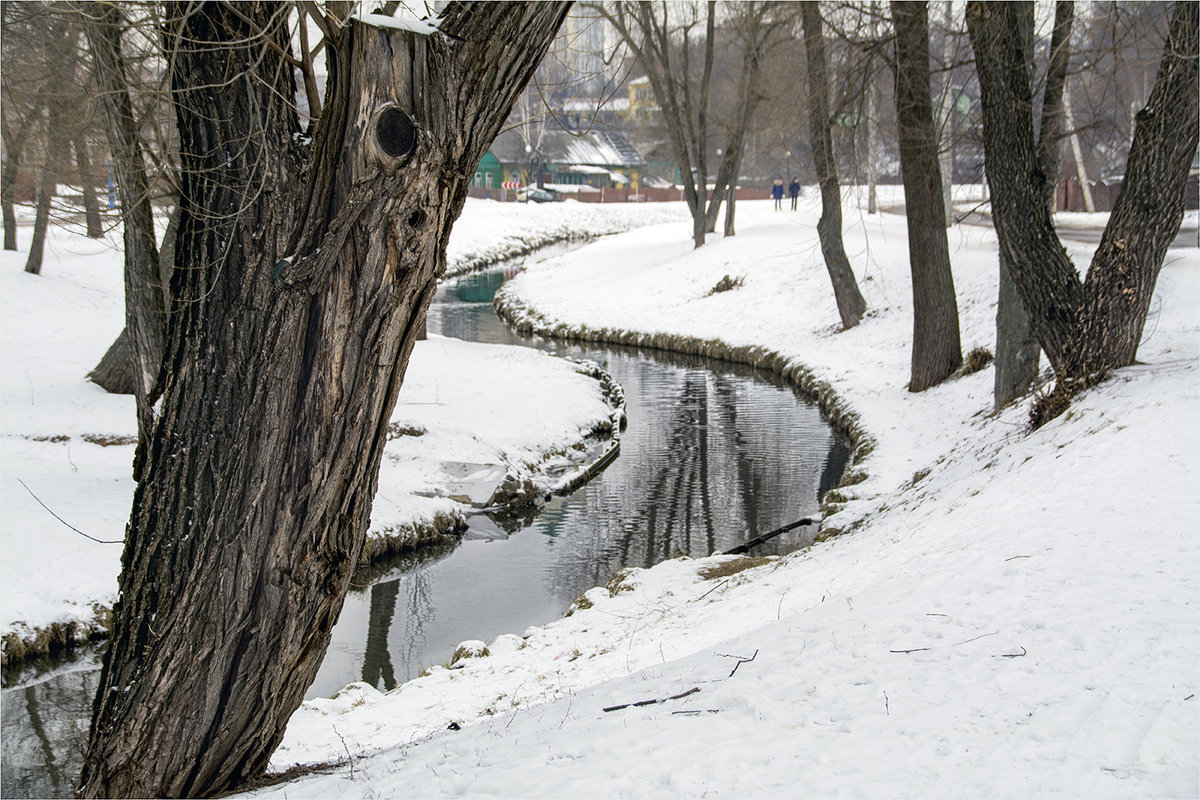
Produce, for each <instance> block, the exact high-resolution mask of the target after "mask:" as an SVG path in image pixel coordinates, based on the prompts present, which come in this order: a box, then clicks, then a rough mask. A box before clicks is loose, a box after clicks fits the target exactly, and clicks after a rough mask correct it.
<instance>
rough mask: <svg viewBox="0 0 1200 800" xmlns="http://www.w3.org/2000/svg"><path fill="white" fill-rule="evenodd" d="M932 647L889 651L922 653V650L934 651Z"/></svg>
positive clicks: (892, 651) (890, 651)
mask: <svg viewBox="0 0 1200 800" xmlns="http://www.w3.org/2000/svg"><path fill="white" fill-rule="evenodd" d="M932 649H933V648H932V647H914V648H913V649H912V650H888V652H889V653H920V652H921V651H922V650H932Z"/></svg>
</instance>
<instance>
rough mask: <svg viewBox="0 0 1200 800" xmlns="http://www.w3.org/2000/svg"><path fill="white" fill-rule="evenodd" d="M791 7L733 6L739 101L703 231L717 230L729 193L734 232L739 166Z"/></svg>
mask: <svg viewBox="0 0 1200 800" xmlns="http://www.w3.org/2000/svg"><path fill="white" fill-rule="evenodd" d="M789 10H790V9H788V8H787V7H785V6H782V5H780V4H778V3H769V2H745V3H737V4H734V5H733V7H732V17H731V18H730V20H729V21H728V22H727V24H726V26H727V27H728V28H729V29H730V30H731V31H732V32H733V34H734V35H733V37H732V38H733V39H734V40H735V41H736V43H737V44H738V46H739V47H740V49H741V56H742V57H741V66H740V70H739V74H738V82H737V89H736V92H735V95H734V96H735V98H736V102H735V103H734V104H733V108H732V113H730V114H729V116H728V118H727V122H726V123H725V124H724V125H722V126H721V127H722V128H723V129H724V133H725V147H724V148H723V150H722V151H720V154H721V161H720V164H719V165H718V167H717V177H716V181H715V182H714V184H713V190H712V198H711V200H710V202H709V203H708V207H707V209H706V210H705V214H704V217H705V218H704V230H705V232H706V233H712V232H713V231H715V230H716V229H717V215H718V214H719V213H720V210H721V203H722V202H723V201H724V200H725V199H726V196H728V203H727V205H726V209H725V235H726V236H733V235H734V213H735V202H736V201H735V200H734V192H735V190H736V187H737V180H738V169H739V167H740V166H741V163H742V154H743V153H744V152H745V149H746V137H747V135H748V133H749V131H750V123H751V121H752V120H753V119H754V114H755V112H756V111H757V110H758V107H759V104H760V103H761V101H762V99H763V92H762V87H761V86H760V83H761V78H762V65H763V62H764V61H765V60H766V59H767V58H769V57H770V56H771V54H772V51H773V50H775V49H776V48H777V47H778V45H779V44H780V43H781V39H782V37H781V36H780V34H781V33H782V32H783V31H785V30H786V28H787V27H788V26H789V24H790V23H791V21H792V18H791V15H790V14H789V13H788V11H789Z"/></svg>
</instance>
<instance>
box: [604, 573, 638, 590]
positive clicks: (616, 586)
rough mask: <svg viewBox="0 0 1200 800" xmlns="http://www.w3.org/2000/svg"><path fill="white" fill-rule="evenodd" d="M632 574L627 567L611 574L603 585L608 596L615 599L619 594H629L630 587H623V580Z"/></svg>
mask: <svg viewBox="0 0 1200 800" xmlns="http://www.w3.org/2000/svg"><path fill="white" fill-rule="evenodd" d="M632 574H633V570H632V569H631V568H629V567H621V568H620V569H618V570H617V571H616V572H614V573H613V574H612V577H611V578H609V579H608V583H606V584H604V588H605V589H608V593H609V595H611V596H612V597H616V596H617V594H618V593H619V592H631V591H633V587H632V586H624V585H622V584H624V583H625V579H626V578H628V577H629V576H630V575H632Z"/></svg>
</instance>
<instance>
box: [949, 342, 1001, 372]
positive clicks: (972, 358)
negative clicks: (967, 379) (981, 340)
mask: <svg viewBox="0 0 1200 800" xmlns="http://www.w3.org/2000/svg"><path fill="white" fill-rule="evenodd" d="M994 360H995V356H993V355H992V351H991V350H988V349H987V348H986V347H976V348H975V349H974V350H972V351H971V352H969V353H967V357H966V358H964V359H963V363H962V366H961V367H960V368H959V370H958V373H959V374H960V375H970V374H972V373H975V372H979V370H981V369H983V368H984V367H986V366H987V365H988V364H990V363H992V361H994Z"/></svg>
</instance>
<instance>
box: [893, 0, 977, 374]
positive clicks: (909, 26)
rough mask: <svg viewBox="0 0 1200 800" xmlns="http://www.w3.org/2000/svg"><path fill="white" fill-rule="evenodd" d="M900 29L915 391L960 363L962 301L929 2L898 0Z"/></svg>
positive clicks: (899, 101)
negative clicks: (937, 114) (951, 239)
mask: <svg viewBox="0 0 1200 800" xmlns="http://www.w3.org/2000/svg"><path fill="white" fill-rule="evenodd" d="M892 24H893V26H894V28H895V31H896V117H897V121H898V123H899V131H900V169H901V172H902V173H903V176H904V203H905V209H906V211H905V216H906V218H907V222H908V257H909V262H910V265H911V270H912V288H913V345H912V375H911V380H910V382H909V385H908V390H909V391H910V392H921V391H924V390H925V389H928V388H929V387H930V386H933V385H935V384H938V383H940V382H941V381H943V380H945V379H946V378H948V377H949V376H950V375H953V374H954V372H955V371H956V370H957V369H958V368H959V366H961V365H962V346H961V344H960V341H959V332H958V301H957V299H956V298H955V296H954V276H953V275H952V274H951V272H950V247H949V244H948V242H947V240H946V216H945V215H946V207H945V205H944V203H943V199H942V179H941V174H940V170H939V168H938V152H937V132H936V129H935V128H934V123H933V106H932V99H931V95H930V89H929V22H928V18H927V8H926V4H925V3H924V2H896V1H895V0H893V2H892Z"/></svg>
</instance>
